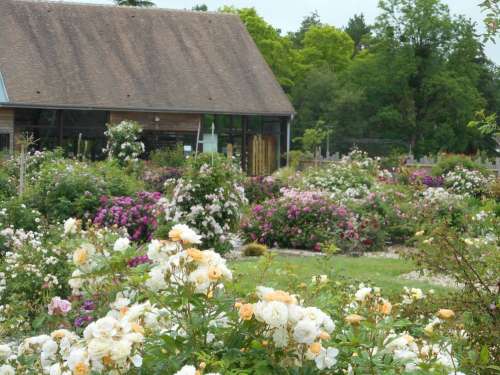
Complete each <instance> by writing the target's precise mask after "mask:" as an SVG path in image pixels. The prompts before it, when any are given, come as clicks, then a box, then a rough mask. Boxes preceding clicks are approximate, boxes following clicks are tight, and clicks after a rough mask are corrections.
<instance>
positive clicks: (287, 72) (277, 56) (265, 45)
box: [219, 6, 302, 93]
mask: <svg viewBox="0 0 500 375" xmlns="http://www.w3.org/2000/svg"><path fill="white" fill-rule="evenodd" d="M219 11H221V12H225V13H233V14H237V15H239V16H240V18H241V20H242V21H243V23H244V24H245V26H246V28H247V30H248V32H249V33H250V35H251V36H252V38H253V40H254V41H255V44H256V45H257V47H258V48H259V50H260V52H261V53H262V55H263V56H264V58H265V59H266V61H267V63H268V64H269V66H270V67H271V69H272V70H273V72H274V74H275V75H276V78H277V79H278V82H279V83H280V84H281V86H282V87H283V89H284V90H285V92H287V93H289V92H290V91H291V90H292V87H293V86H294V84H295V77H296V75H297V74H298V72H299V71H300V70H301V69H302V67H301V66H300V63H299V58H298V53H297V51H296V50H295V49H294V48H293V44H292V41H291V40H290V38H288V37H283V36H281V30H279V29H276V28H274V27H273V26H271V25H270V24H268V23H267V22H266V21H265V20H264V19H263V18H262V17H260V16H259V15H258V14H257V11H256V10H255V9H254V8H242V9H236V8H234V7H228V6H226V7H223V8H221V9H220V10H219Z"/></svg>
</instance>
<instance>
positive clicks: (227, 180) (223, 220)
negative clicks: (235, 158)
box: [162, 155, 247, 252]
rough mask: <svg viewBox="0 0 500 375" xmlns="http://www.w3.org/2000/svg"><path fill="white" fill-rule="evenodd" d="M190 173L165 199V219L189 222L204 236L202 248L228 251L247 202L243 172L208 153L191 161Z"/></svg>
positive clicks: (163, 201) (178, 181)
mask: <svg viewBox="0 0 500 375" xmlns="http://www.w3.org/2000/svg"><path fill="white" fill-rule="evenodd" d="M188 163H190V164H188V165H189V166H190V168H189V169H188V173H187V174H186V175H185V176H184V177H183V178H181V179H179V180H177V182H176V183H175V186H174V187H173V191H172V193H171V194H170V197H169V198H165V199H163V200H162V205H163V209H164V212H165V221H166V222H170V223H172V222H173V223H183V224H187V225H189V226H191V227H193V228H196V230H197V231H198V232H199V233H200V234H201V235H202V237H203V242H202V247H203V248H207V249H209V248H214V249H216V250H217V251H219V252H225V251H228V250H230V249H231V248H232V247H233V243H234V240H235V235H234V232H235V231H236V229H237V226H238V224H239V221H240V218H241V213H242V211H241V208H242V206H244V205H245V204H246V203H247V200H246V198H245V191H244V188H243V186H242V185H241V184H240V179H241V178H240V177H241V176H240V172H239V171H238V170H237V169H236V168H235V167H234V165H232V164H231V162H230V161H228V160H226V159H224V158H222V157H217V158H215V159H214V163H215V164H213V165H212V161H211V160H210V159H209V157H207V156H205V155H200V156H198V158H197V159H196V160H194V159H192V160H191V159H190V160H189V161H188Z"/></svg>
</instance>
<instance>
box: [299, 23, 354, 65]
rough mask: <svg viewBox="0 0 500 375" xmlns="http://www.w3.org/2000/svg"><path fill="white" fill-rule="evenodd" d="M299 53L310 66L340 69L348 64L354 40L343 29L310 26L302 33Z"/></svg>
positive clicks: (327, 26)
mask: <svg viewBox="0 0 500 375" xmlns="http://www.w3.org/2000/svg"><path fill="white" fill-rule="evenodd" d="M303 45H304V48H303V49H302V51H301V55H302V56H303V59H304V64H307V65H308V66H310V67H312V68H321V67H325V66H326V67H328V68H330V69H331V70H336V71H342V70H344V69H345V68H347V66H348V65H349V62H350V59H351V56H352V54H353V51H354V42H353V41H352V39H351V38H350V37H349V35H347V33H345V32H344V31H342V30H340V29H337V28H336V27H334V26H330V25H321V26H313V27H311V28H310V29H309V30H308V31H307V32H306V33H305V35H304V40H303Z"/></svg>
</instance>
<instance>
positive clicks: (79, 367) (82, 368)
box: [73, 362, 89, 375]
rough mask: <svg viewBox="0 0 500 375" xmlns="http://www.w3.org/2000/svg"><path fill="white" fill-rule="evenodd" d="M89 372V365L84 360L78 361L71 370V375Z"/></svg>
mask: <svg viewBox="0 0 500 375" xmlns="http://www.w3.org/2000/svg"><path fill="white" fill-rule="evenodd" d="M88 373H89V366H87V365H86V364H85V363H84V362H78V363H77V364H76V365H75V369H74V370H73V375H87V374H88Z"/></svg>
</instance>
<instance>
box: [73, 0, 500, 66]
mask: <svg viewBox="0 0 500 375" xmlns="http://www.w3.org/2000/svg"><path fill="white" fill-rule="evenodd" d="M65 1H72V2H85V3H97V4H112V3H113V0H65ZM152 1H153V2H154V3H156V5H157V6H158V7H162V8H172V9H191V8H192V7H193V6H194V5H196V4H206V5H207V6H208V8H209V10H217V9H218V8H220V7H221V6H223V5H233V6H235V7H237V8H242V7H254V8H256V9H257V11H258V13H259V14H260V15H261V16H263V17H264V18H265V19H266V21H267V22H269V23H270V24H272V25H273V26H274V27H277V28H280V29H281V30H282V31H283V32H288V31H296V30H297V29H298V28H299V26H300V23H301V21H302V19H303V18H304V16H306V15H308V14H311V13H312V12H314V11H317V12H318V13H319V15H320V18H321V21H322V22H324V23H328V24H331V25H335V26H337V27H344V26H345V25H346V24H347V21H348V20H349V18H350V17H351V16H352V15H354V14H359V13H363V14H364V15H365V17H366V19H367V21H368V22H373V21H374V19H375V17H376V16H377V14H378V13H379V11H378V8H377V3H378V0H152ZM444 2H445V3H446V4H448V6H449V8H450V11H451V13H452V14H463V15H465V16H467V17H469V18H471V19H472V20H473V21H475V22H477V23H478V25H479V26H480V27H479V30H480V31H481V32H482V31H483V30H484V27H483V23H482V20H483V18H484V17H483V15H482V14H481V9H480V8H479V6H478V5H477V4H478V3H479V2H480V0H444ZM498 39H500V38H498ZM486 54H487V56H488V57H489V58H490V59H491V60H493V61H494V62H495V63H496V64H498V65H500V40H498V41H497V44H494V43H491V42H490V43H488V44H487V46H486Z"/></svg>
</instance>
